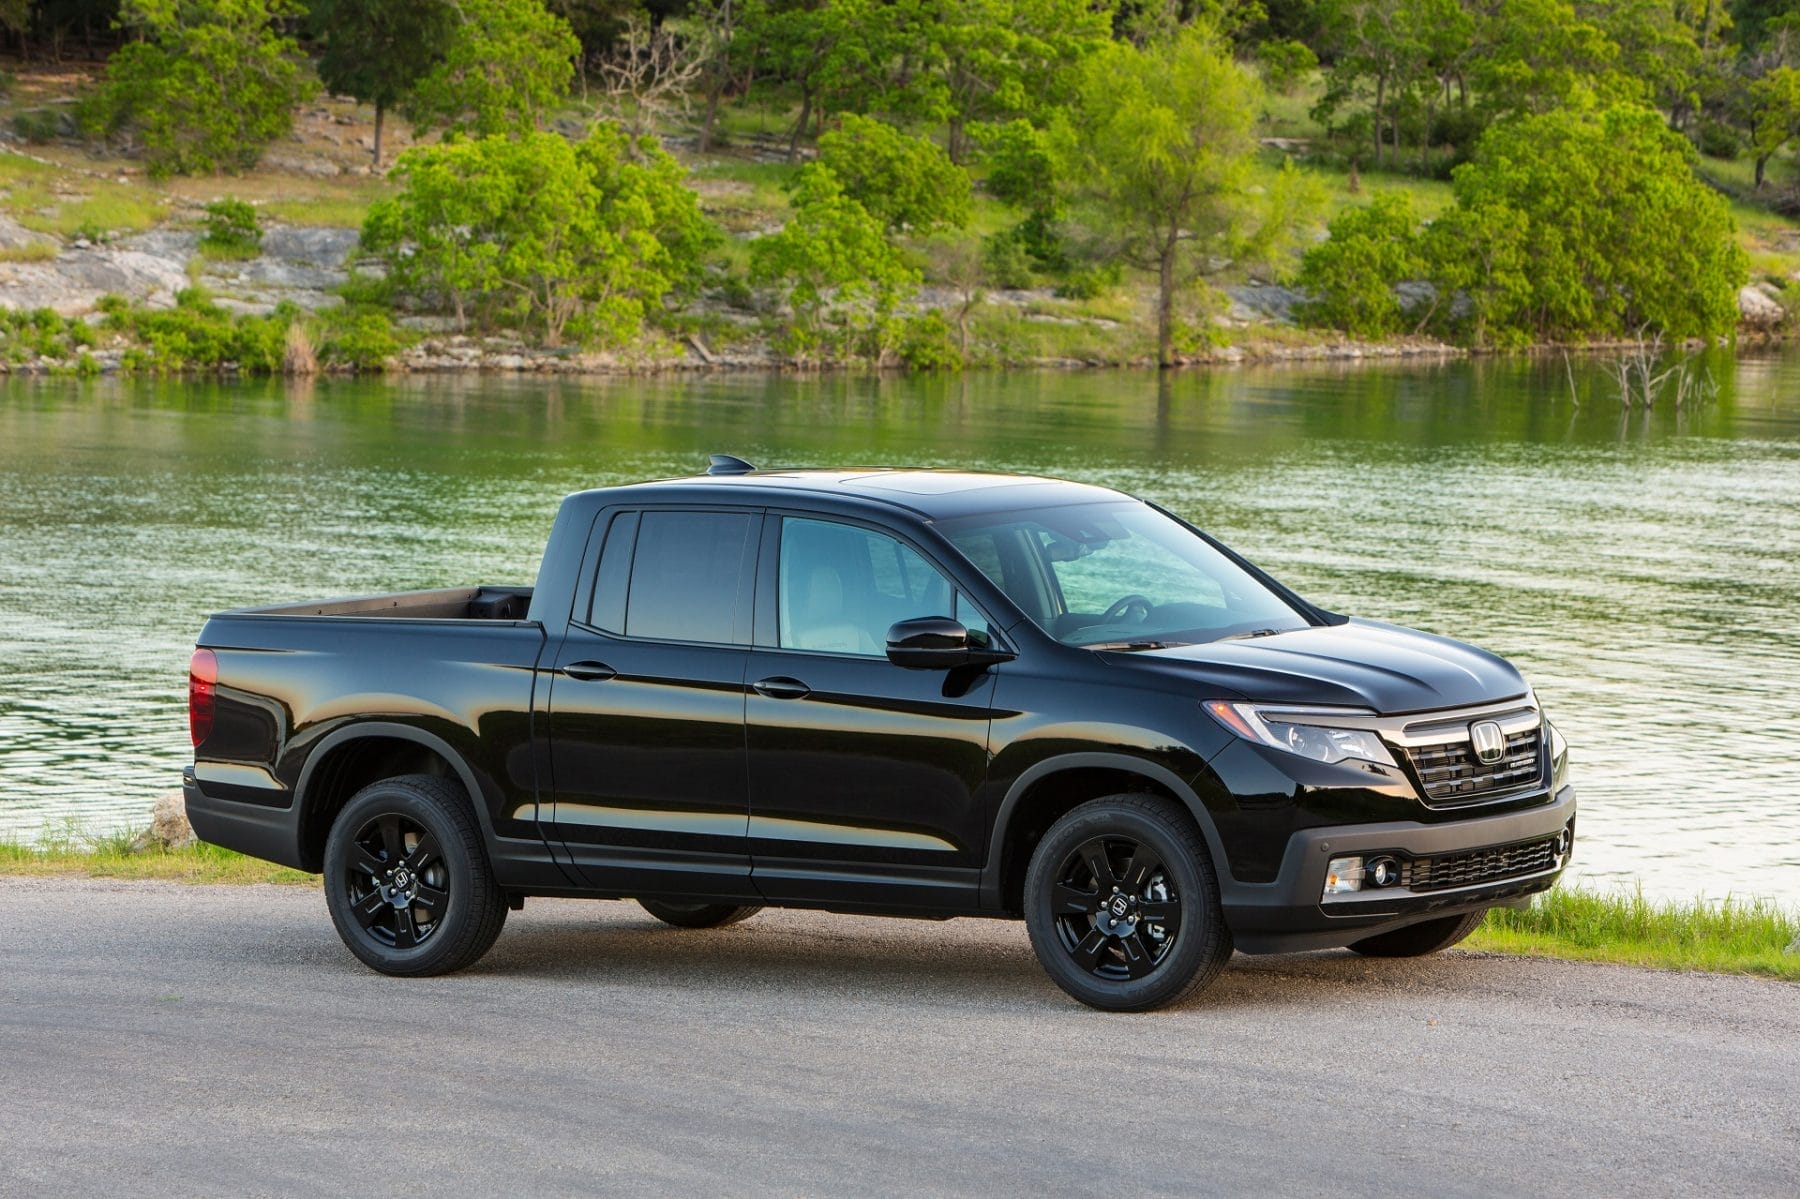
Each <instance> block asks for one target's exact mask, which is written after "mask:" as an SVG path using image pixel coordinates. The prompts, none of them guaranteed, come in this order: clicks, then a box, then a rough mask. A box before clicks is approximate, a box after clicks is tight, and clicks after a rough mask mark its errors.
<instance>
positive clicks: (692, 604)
mask: <svg viewBox="0 0 1800 1199" xmlns="http://www.w3.org/2000/svg"><path fill="white" fill-rule="evenodd" d="M749 536H750V517H749V516H748V515H747V514H745V513H740V512H646V513H644V514H643V516H642V517H641V518H640V519H639V522H638V536H637V553H636V554H634V555H633V556H632V561H631V590H630V594H629V597H628V599H627V601H626V607H625V632H626V634H627V635H628V636H632V637H657V638H664V639H668V640H672V641H712V642H718V643H721V644H730V643H733V642H746V641H748V640H749V638H748V637H747V636H745V635H742V634H740V632H739V631H738V630H737V628H736V627H735V626H736V624H737V615H738V589H739V585H740V584H741V583H742V581H743V577H744V570H745V562H744V558H745V547H746V545H747V543H748V541H749ZM744 632H746V633H747V632H748V630H747V629H746V630H745V631H744Z"/></svg>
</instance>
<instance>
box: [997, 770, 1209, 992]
mask: <svg viewBox="0 0 1800 1199" xmlns="http://www.w3.org/2000/svg"><path fill="white" fill-rule="evenodd" d="M1025 925H1026V928H1027V929H1029V930H1030V933H1031V945H1032V948H1033V949H1034V950H1035V951H1036V952H1037V958H1038V961H1039V962H1040V963H1042V964H1043V967H1044V971H1045V973H1047V974H1049V975H1050V977H1051V979H1053V980H1054V981H1055V982H1056V985H1057V986H1059V987H1061V988H1062V989H1063V990H1065V991H1067V992H1068V993H1069V994H1070V995H1072V996H1074V997H1075V998H1076V999H1079V1000H1081V1002H1083V1003H1085V1004H1088V1005H1089V1006H1091V1007H1096V1008H1100V1009H1102V1010H1105V1011H1114V1012H1141V1011H1148V1010H1149V1009H1152V1008H1159V1007H1166V1006H1168V1005H1169V1004H1173V1003H1179V1002H1180V1001H1182V1000H1183V999H1186V998H1187V997H1188V996H1190V995H1192V994H1194V992H1196V991H1198V990H1200V989H1201V988H1202V987H1204V986H1206V985H1207V984H1208V983H1210V982H1211V981H1212V980H1213V979H1214V978H1216V977H1218V974H1219V972H1220V971H1221V970H1223V969H1224V968H1225V963H1226V962H1227V961H1228V960H1229V959H1230V958H1231V934H1230V932H1229V931H1228V930H1227V929H1226V927H1225V921H1224V916H1223V913H1222V910H1221V908H1220V905H1219V886H1218V881H1217V879H1216V877H1215V876H1214V874H1213V866H1212V858H1211V856H1210V855H1209V854H1208V852H1207V849H1206V843H1205V842H1204V841H1203V840H1201V837H1200V832H1199V830H1198V829H1196V828H1195V827H1194V823H1193V821H1192V819H1191V818H1190V817H1189V816H1188V814H1187V813H1186V812H1184V811H1182V810H1181V809H1180V808H1179V807H1177V806H1176V805H1175V804H1174V803H1172V802H1171V801H1169V800H1166V799H1161V798H1158V797H1156V796H1150V795H1113V796H1109V797H1107V798H1105V799H1096V800H1093V801H1091V802H1089V803H1085V804H1083V805H1081V806H1080V807H1078V808H1076V809H1075V810H1074V811H1072V812H1069V813H1068V814H1067V815H1065V816H1064V817H1063V818H1062V819H1061V820H1058V821H1057V822H1056V823H1055V824H1054V825H1052V826H1051V827H1050V831H1049V832H1047V833H1045V834H1044V839H1043V840H1042V841H1040V842H1039V843H1038V847H1037V851H1036V852H1035V853H1034V854H1033V855H1032V858H1031V866H1030V868H1029V869H1028V870H1027V871H1026V875H1025Z"/></svg>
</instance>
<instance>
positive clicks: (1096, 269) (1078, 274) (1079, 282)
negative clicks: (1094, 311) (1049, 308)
mask: <svg viewBox="0 0 1800 1199" xmlns="http://www.w3.org/2000/svg"><path fill="white" fill-rule="evenodd" d="M1122 276H1123V272H1122V271H1120V269H1119V266H1118V264H1117V263H1112V264H1110V265H1107V266H1090V267H1084V268H1082V269H1081V270H1078V271H1072V272H1070V274H1069V276H1068V277H1067V278H1065V279H1064V280H1063V281H1062V282H1060V283H1058V284H1057V285H1056V294H1057V296H1059V297H1060V298H1062V299H1065V300H1093V299H1098V298H1099V297H1100V296H1103V295H1105V294H1106V290H1107V288H1109V287H1117V286H1118V285H1119V280H1120V279H1121V278H1122Z"/></svg>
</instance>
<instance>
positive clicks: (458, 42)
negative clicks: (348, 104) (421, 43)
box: [401, 0, 581, 135]
mask: <svg viewBox="0 0 1800 1199" xmlns="http://www.w3.org/2000/svg"><path fill="white" fill-rule="evenodd" d="M455 11H456V13H457V14H458V16H457V20H456V21H455V22H454V24H453V27H452V29H451V32H450V34H449V39H448V42H447V44H446V46H445V49H444V53H443V56H442V58H441V59H440V60H439V61H438V62H437V63H436V65H435V66H433V67H432V68H431V69H430V70H429V71H427V72H426V73H425V74H424V75H423V76H421V77H420V78H419V79H418V80H417V81H416V82H415V83H414V84H413V86H412V88H411V90H410V93H409V94H408V95H407V96H406V97H405V100H404V101H403V103H402V105H401V109H402V111H403V112H404V113H405V114H406V116H407V117H408V119H410V120H411V121H412V122H413V123H414V124H417V125H439V126H445V127H447V128H449V129H452V130H455V131H458V132H471V133H476V134H481V135H487V134H494V133H520V132H524V131H526V130H529V129H534V128H536V127H538V125H539V124H541V123H542V121H543V118H544V116H545V114H546V113H547V112H548V111H549V110H550V109H552V108H554V107H555V106H556V105H557V104H559V103H561V102H562V101H563V100H564V99H565V98H566V97H567V96H568V94H569V84H570V82H571V80H573V78H574V76H575V57H576V55H578V54H579V53H580V52H581V43H580V42H579V41H577V40H576V38H575V34H574V32H573V31H571V30H570V28H569V23H568V22H567V21H565V20H564V19H563V18H561V17H559V16H557V15H556V14H554V13H552V12H550V11H549V10H548V9H546V8H545V7H544V5H543V3H542V0H456V3H455Z"/></svg>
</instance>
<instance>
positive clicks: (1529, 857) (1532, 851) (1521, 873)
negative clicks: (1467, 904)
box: [1400, 837, 1557, 891]
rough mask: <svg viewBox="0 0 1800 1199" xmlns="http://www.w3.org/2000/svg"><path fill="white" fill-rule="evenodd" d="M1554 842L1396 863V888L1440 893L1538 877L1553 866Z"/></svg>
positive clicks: (1531, 843)
mask: <svg viewBox="0 0 1800 1199" xmlns="http://www.w3.org/2000/svg"><path fill="white" fill-rule="evenodd" d="M1556 842H1557V838H1555V837H1549V838H1547V839H1545V840H1543V841H1528V842H1526V843H1525V844H1523V845H1505V846H1501V847H1500V848H1498V849H1477V850H1472V851H1470V852H1468V853H1452V854H1445V855H1444V856H1443V857H1438V858H1413V859H1411V860H1402V861H1401V863H1400V885H1401V886H1403V887H1410V888H1412V889H1413V890H1414V891H1442V890H1445V889H1446V888H1449V887H1473V886H1477V885H1479V884H1481V883H1496V882H1504V881H1505V880H1507V879H1509V878H1524V877H1525V876H1527V875H1532V874H1542V873H1543V872H1544V871H1546V870H1549V869H1551V868H1553V867H1554V866H1555V865H1556Z"/></svg>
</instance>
